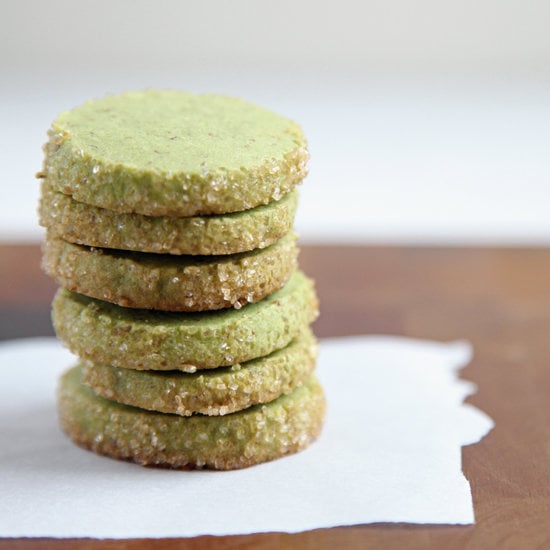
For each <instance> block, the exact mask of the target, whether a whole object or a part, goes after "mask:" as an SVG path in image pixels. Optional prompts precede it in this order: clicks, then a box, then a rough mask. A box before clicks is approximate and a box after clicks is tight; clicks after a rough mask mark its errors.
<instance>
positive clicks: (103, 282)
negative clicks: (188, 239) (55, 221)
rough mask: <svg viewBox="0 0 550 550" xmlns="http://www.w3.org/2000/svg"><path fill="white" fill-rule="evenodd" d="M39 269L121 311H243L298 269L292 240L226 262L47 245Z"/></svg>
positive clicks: (56, 241) (62, 243)
mask: <svg viewBox="0 0 550 550" xmlns="http://www.w3.org/2000/svg"><path fill="white" fill-rule="evenodd" d="M43 252H44V255H43V258H42V266H43V268H44V270H45V271H46V273H47V274H48V275H50V276H51V277H52V278H53V279H55V280H56V281H57V282H58V283H59V284H60V285H61V286H63V287H65V288H67V289H69V290H72V291H74V292H78V293H80V294H85V295H86V296H91V297H93V298H99V299H100V300H106V301H107V302H112V303H114V304H118V305H120V306H124V307H132V308H142V309H158V310H163V311H209V310H214V309H223V308H227V307H235V308H237V309H239V308H241V307H242V306H243V305H245V304H247V303H250V302H257V301H258V300H261V299H262V298H264V297H265V296H267V295H268V294H270V293H271V292H274V291H275V290H279V289H280V288H281V287H282V286H283V285H284V284H285V283H286V281H287V280H288V278H289V277H290V276H291V274H292V273H293V271H294V270H295V269H296V257H297V255H298V250H297V247H296V237H295V235H294V234H289V235H287V236H286V237H283V238H282V239H279V240H278V241H277V242H276V243H275V244H272V245H271V246H269V247H267V248H263V249H258V250H253V251H251V252H243V253H241V254H231V255H229V256H173V255H165V254H146V253H143V252H128V251H119V250H112V249H101V248H89V247H86V246H81V245H78V244H72V243H68V242H66V241H63V240H62V239H49V238H48V239H46V242H45V246H44V249H43Z"/></svg>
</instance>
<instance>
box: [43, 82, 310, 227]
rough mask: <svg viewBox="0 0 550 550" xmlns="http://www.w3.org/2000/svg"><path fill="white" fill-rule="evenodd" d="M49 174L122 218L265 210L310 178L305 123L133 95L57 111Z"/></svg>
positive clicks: (232, 102)
mask: <svg viewBox="0 0 550 550" xmlns="http://www.w3.org/2000/svg"><path fill="white" fill-rule="evenodd" d="M44 150H45V163H44V168H43V171H42V173H40V174H39V177H45V178H47V179H48V181H49V182H50V183H51V184H52V185H53V186H54V187H55V188H56V189H57V190H59V191H61V192H63V193H66V194H68V195H72V196H73V198H74V199H75V200H77V201H79V202H85V203H87V204H91V205H94V206H99V207H101V208H107V209H109V210H115V211H117V212H126V213H132V212H137V213H140V214H145V215H148V216H196V215H203V214H224V213H228V212H239V211H243V210H248V209H250V208H254V207H255V206H259V205H261V204H268V203H270V202H272V201H274V200H278V199H280V198H281V197H282V196H283V195H285V194H286V193H288V192H289V191H291V190H292V189H293V188H294V187H295V186H296V185H297V184H298V183H300V181H301V180H302V179H303V178H304V177H305V176H306V173H307V169H306V163H307V160H308V152H307V145H306V140H305V138H304V135H303V133H302V131H301V129H300V127H299V126H298V125H297V124H296V123H294V122H292V121H291V120H288V119H286V118H284V117H281V116H279V115H277V114H275V113H272V112H271V111H268V110H267V109H264V108H262V107H259V106H256V105H253V104H251V103H248V102H245V101H243V100H241V99H237V98H229V97H223V96H217V95H196V94H191V93H184V92H177V91H153V90H152V91H144V92H130V93H126V94H122V95H113V96H108V97H105V98H103V99H99V100H95V101H89V102H87V103H84V104H83V105H80V106H79V107H76V108H75V109H73V110H71V111H67V112H64V113H62V114H61V115H59V117H58V118H57V120H56V121H55V122H54V123H53V125H52V129H51V130H50V132H49V141H48V142H47V143H46V145H45V147H44Z"/></svg>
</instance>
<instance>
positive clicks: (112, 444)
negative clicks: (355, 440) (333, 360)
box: [58, 367, 325, 470]
mask: <svg viewBox="0 0 550 550" xmlns="http://www.w3.org/2000/svg"><path fill="white" fill-rule="evenodd" d="M58 411H59V417H60V423H61V427H62V429H63V430H64V431H65V432H66V433H67V434H68V435H69V437H70V438H71V439H72V440H73V441H74V442H75V443H76V444H78V445H80V446H82V447H85V448H88V449H90V450H92V451H94V452H96V453H98V454H102V455H107V456H110V457H112V458H117V459H123V460H131V461H133V462H137V463H138V464H142V465H156V466H164V467H171V468H202V467H206V468H214V469H220V470H229V469H236V468H244V467H247V466H252V465H253V464H258V463H260V462H266V461H269V460H273V459H275V458H279V457H282V456H284V455H287V454H290V453H294V452H297V451H299V450H301V449H303V448H305V447H307V445H309V444H310V443H311V442H312V441H313V440H314V439H316V438H317V436H318V435H319V433H320V431H321V425H322V421H323V417H324V412H325V400H324V396H323V392H322V390H321V387H320V385H319V383H318V382H317V380H316V378H315V377H314V376H313V375H312V376H311V377H310V378H309V379H308V380H307V381H306V382H305V383H304V384H303V385H302V386H300V387H298V388H296V389H295V390H294V391H293V392H292V393H291V394H289V395H283V396H281V397H279V398H278V399H276V400H275V401H272V402H271V403H268V404H264V405H256V406H254V407H251V408H249V409H245V410H244V411H239V412H235V413H232V414H228V415H225V416H203V415H194V416H190V417H182V416H177V415H171V414H163V413H157V412H151V411H144V410H142V409H138V408H135V407H129V406H127V405H121V404H119V403H116V402H114V401H109V400H107V399H103V398H102V397H99V396H97V395H95V394H94V392H93V391H92V390H91V389H90V388H88V387H86V386H85V385H84V384H82V382H81V371H80V369H79V368H78V367H75V368H73V369H71V370H69V371H68V372H67V373H65V375H63V377H62V378H61V381H60V387H59V391H58Z"/></svg>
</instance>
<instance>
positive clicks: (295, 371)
mask: <svg viewBox="0 0 550 550" xmlns="http://www.w3.org/2000/svg"><path fill="white" fill-rule="evenodd" d="M316 356H317V342H316V340H315V337H314V336H313V334H312V333H311V331H310V330H306V331H304V333H303V334H301V335H300V336H299V337H297V338H296V339H295V340H293V341H292V342H291V343H290V344H289V345H288V346H287V347H286V348H283V349H281V350H277V351H274V352H273V353H271V354H270V355H268V356H267V357H260V358H258V359H253V360H252V361H248V362H246V363H243V364H242V365H240V364H238V365H233V366H232V367H222V368H217V369H212V370H208V371H201V372H197V373H195V374H188V373H184V372H179V371H170V372H159V371H137V370H133V369H124V368H118V367H111V366H109V365H100V364H94V363H92V362H90V361H85V362H84V363H83V365H82V367H83V380H84V383H85V384H87V385H88V386H90V387H91V388H92V389H93V390H94V392H95V393H97V394H98V395H100V396H101V397H105V398H106V399H111V400H113V401H117V402H119V403H124V404H126V405H132V406H134V407H139V408H141V409H147V410H152V411H158V412H164V413H172V414H179V415H182V416H190V415H191V414H193V413H201V414H206V415H215V416H217V415H222V416H223V415H225V414H228V413H232V412H235V411H239V410H241V409H246V408H248V407H250V406H252V405H256V404H257V403H268V402H269V401H273V400H274V399H276V398H277V397H279V396H280V395H282V394H288V393H290V392H291V391H292V390H293V389H294V388H295V387H297V386H299V385H300V384H302V383H303V381H304V380H305V379H306V378H308V376H309V375H310V374H311V373H312V372H313V369H314V368H315V358H316Z"/></svg>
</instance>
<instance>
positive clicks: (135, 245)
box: [39, 180, 298, 255]
mask: <svg viewBox="0 0 550 550" xmlns="http://www.w3.org/2000/svg"><path fill="white" fill-rule="evenodd" d="M297 203H298V192H297V191H292V192H290V193H288V194H286V195H285V196H284V197H283V198H281V199H279V200H278V201H273V202H271V203H269V204H268V205H262V206H257V207H256V208H252V209H251V210H246V211H244V212H235V213H232V214H220V215H216V216H195V217H187V218H181V217H178V218H175V217H170V216H156V217H153V216H144V215H142V214H123V213H120V212H115V211H113V210H107V209H105V208H98V207H96V206H91V205H89V204H85V203H83V202H77V201H75V200H74V199H72V198H71V197H70V196H69V195H65V194H64V193H59V192H57V191H55V190H54V189H53V188H52V186H51V185H50V184H49V183H48V181H47V180H44V181H43V183H42V196H41V198H40V206H39V216H40V224H41V225H43V226H44V227H46V228H47V230H48V235H50V236H51V237H58V238H62V239H64V240H66V241H69V242H72V243H76V244H84V245H89V246H96V247H102V248H116V249H120V250H135V251H140V252H155V253H159V254H203V255H208V254H220V255H221V254H237V253H239V252H246V251H249V250H253V249H255V248H265V247H266V246H269V245H270V244H273V243H274V242H275V241H277V240H278V239H280V238H281V237H283V236H284V235H286V234H287V233H288V232H289V231H290V230H291V229H292V224H293V222H294V215H295V213H296V206H297Z"/></svg>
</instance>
